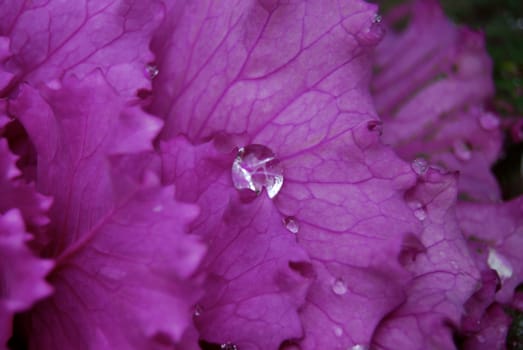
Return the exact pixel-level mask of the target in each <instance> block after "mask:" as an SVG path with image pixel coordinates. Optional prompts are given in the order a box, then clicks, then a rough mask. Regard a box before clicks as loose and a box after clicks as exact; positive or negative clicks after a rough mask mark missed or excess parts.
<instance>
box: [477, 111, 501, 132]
mask: <svg viewBox="0 0 523 350" xmlns="http://www.w3.org/2000/svg"><path fill="white" fill-rule="evenodd" d="M479 125H481V127H482V128H483V129H485V130H487V131H488V130H494V129H497V128H498V127H499V119H498V118H497V117H496V116H495V115H494V114H492V113H485V114H483V115H481V117H479Z"/></svg>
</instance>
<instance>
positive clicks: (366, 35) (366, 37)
mask: <svg viewBox="0 0 523 350" xmlns="http://www.w3.org/2000/svg"><path fill="white" fill-rule="evenodd" d="M381 21H382V18H381V16H379V15H376V16H374V17H373V18H372V19H370V23H369V25H368V27H366V28H364V29H363V30H362V31H361V32H360V33H359V34H358V38H359V39H360V43H361V44H362V45H375V44H377V43H378V42H379V41H380V40H381V39H382V38H383V36H384V35H385V27H384V26H383V23H381Z"/></svg>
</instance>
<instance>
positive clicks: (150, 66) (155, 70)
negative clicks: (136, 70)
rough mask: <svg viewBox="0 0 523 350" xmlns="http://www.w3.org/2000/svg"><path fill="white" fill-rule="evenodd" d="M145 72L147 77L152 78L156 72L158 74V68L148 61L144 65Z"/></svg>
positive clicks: (155, 75)
mask: <svg viewBox="0 0 523 350" xmlns="http://www.w3.org/2000/svg"><path fill="white" fill-rule="evenodd" d="M145 74H146V76H147V77H148V78H149V79H154V78H156V77H157V76H158V74H160V70H159V69H158V66H156V65H155V64H152V63H150V64H148V65H146V66H145Z"/></svg>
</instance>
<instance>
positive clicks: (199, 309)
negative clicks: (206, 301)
mask: <svg viewBox="0 0 523 350" xmlns="http://www.w3.org/2000/svg"><path fill="white" fill-rule="evenodd" d="M202 311H203V310H202V307H201V306H200V305H199V304H197V305H196V306H195V307H194V312H193V316H195V317H198V316H200V315H201V314H202Z"/></svg>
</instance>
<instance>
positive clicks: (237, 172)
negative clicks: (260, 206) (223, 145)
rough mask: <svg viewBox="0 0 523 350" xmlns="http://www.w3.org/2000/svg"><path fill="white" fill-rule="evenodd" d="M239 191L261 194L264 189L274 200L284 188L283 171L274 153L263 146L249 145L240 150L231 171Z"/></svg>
mask: <svg viewBox="0 0 523 350" xmlns="http://www.w3.org/2000/svg"><path fill="white" fill-rule="evenodd" d="M231 175H232V182H233V184H234V187H235V188H236V189H237V190H244V189H248V190H251V191H253V192H255V193H256V194H259V193H260V192H261V190H262V189H263V188H265V190H266V191H267V195H268V196H269V198H274V197H275V196H276V195H277V194H278V192H280V190H281V188H282V186H283V169H282V167H281V165H280V161H279V160H278V159H277V158H276V156H275V154H274V152H273V151H272V150H271V149H270V148H268V147H266V146H263V145H248V146H245V147H242V148H240V149H239V150H238V154H237V155H236V158H235V159H234V162H233V164H232V169H231Z"/></svg>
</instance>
